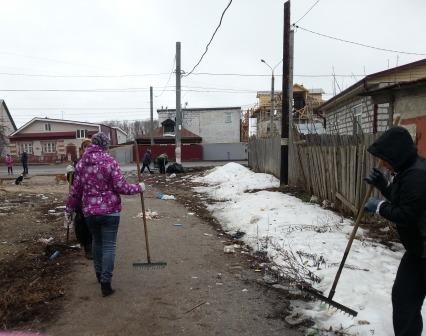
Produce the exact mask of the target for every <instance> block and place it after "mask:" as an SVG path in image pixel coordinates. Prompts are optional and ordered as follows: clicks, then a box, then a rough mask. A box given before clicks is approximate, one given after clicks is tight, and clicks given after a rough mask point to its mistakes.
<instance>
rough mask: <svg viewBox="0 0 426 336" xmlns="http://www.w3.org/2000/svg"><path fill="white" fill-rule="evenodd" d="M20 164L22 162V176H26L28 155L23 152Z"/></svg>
mask: <svg viewBox="0 0 426 336" xmlns="http://www.w3.org/2000/svg"><path fill="white" fill-rule="evenodd" d="M21 162H22V168H24V172H23V174H24V175H27V174H28V154H27V152H26V151H23V152H22V154H21Z"/></svg>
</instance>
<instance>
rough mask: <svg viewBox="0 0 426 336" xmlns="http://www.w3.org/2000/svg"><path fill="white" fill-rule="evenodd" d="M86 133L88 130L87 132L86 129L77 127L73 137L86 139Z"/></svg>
mask: <svg viewBox="0 0 426 336" xmlns="http://www.w3.org/2000/svg"><path fill="white" fill-rule="evenodd" d="M88 133H89V132H88V130H87V129H77V130H76V131H75V137H76V139H86V138H87V134H88ZM82 134H83V136H81V135H82Z"/></svg>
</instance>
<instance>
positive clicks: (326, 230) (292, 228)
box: [194, 163, 426, 336]
mask: <svg viewBox="0 0 426 336" xmlns="http://www.w3.org/2000/svg"><path fill="white" fill-rule="evenodd" d="M194 181H195V182H198V183H203V184H204V186H203V187H196V188H195V190H196V191H197V192H202V193H205V194H207V195H208V196H209V197H210V198H212V199H214V200H218V201H222V202H217V203H215V204H212V205H209V206H208V208H209V210H210V211H211V212H212V213H213V215H214V216H215V217H216V218H217V219H218V220H219V221H220V223H221V224H222V226H223V228H224V229H225V230H226V231H228V232H229V233H231V234H232V233H235V232H237V231H242V232H245V233H246V234H245V235H244V236H243V237H242V238H241V240H243V241H244V242H245V243H246V244H248V245H249V246H251V247H252V248H253V249H254V250H255V251H266V252H267V254H268V257H269V258H270V259H271V260H272V261H273V262H274V263H275V264H276V265H278V266H279V268H280V270H282V271H283V272H284V273H286V274H289V270H288V269H286V267H285V265H286V263H285V262H284V256H283V251H287V252H289V253H293V255H295V256H296V257H297V258H296V260H297V261H298V262H299V264H300V265H302V267H303V266H305V269H307V270H309V271H311V272H313V274H315V276H317V277H319V279H320V280H321V281H320V282H319V283H316V284H314V287H315V288H317V289H319V290H321V291H323V292H324V293H325V294H327V295H328V292H329V290H330V288H331V285H332V282H333V280H334V276H335V274H336V271H337V268H338V265H339V263H340V261H341V258H342V255H343V251H344V250H345V247H346V244H347V241H348V237H349V234H350V232H351V231H352V225H353V222H352V221H351V220H349V219H346V218H343V217H341V216H339V215H338V214H336V213H334V212H332V211H329V210H325V209H323V208H321V207H320V206H318V205H316V204H312V203H306V202H303V201H301V200H300V199H298V198H296V197H293V196H290V195H287V194H283V193H280V192H273V191H265V190H262V191H257V192H254V193H245V191H248V190H253V189H266V188H272V187H278V186H279V181H278V180H277V179H276V178H275V177H273V176H271V175H267V174H258V173H254V172H252V171H250V170H249V169H247V168H245V167H243V166H241V165H239V164H236V163H229V164H226V165H225V166H223V167H218V168H215V169H213V170H212V171H210V172H209V173H208V174H207V175H206V176H203V177H197V178H195V179H194ZM364 234H365V232H364V231H363V230H362V229H360V230H359V231H358V233H357V239H356V240H355V241H354V243H353V245H352V249H351V251H350V254H349V257H348V259H347V261H346V265H347V266H348V267H345V268H344V270H343V272H342V276H341V278H340V281H339V284H338V286H337V289H336V294H335V296H334V300H335V301H337V302H339V303H342V304H343V305H346V306H349V307H351V308H352V309H354V310H356V311H358V316H357V317H356V318H352V317H348V316H346V315H344V314H342V313H340V312H337V311H336V310H335V309H330V308H329V307H328V306H326V305H324V304H322V303H320V302H302V301H293V302H292V308H293V311H294V312H300V313H302V314H303V315H304V316H309V317H312V318H313V320H314V321H315V322H316V326H315V327H316V328H318V329H325V330H328V329H329V328H330V327H332V328H333V330H344V331H345V332H346V333H348V334H352V335H369V336H370V335H373V334H374V335H392V334H393V329H392V304H391V289H392V284H393V280H394V278H395V274H396V270H397V267H398V264H399V260H400V258H401V257H402V254H403V249H402V246H401V245H398V244H395V248H394V250H391V249H389V248H388V247H386V246H384V245H382V244H379V243H377V242H374V241H372V240H369V239H368V238H367V237H366V235H364ZM290 273H291V272H290ZM294 276H295V277H296V275H295V274H294ZM312 335H316V333H312ZM425 335H426V334H425Z"/></svg>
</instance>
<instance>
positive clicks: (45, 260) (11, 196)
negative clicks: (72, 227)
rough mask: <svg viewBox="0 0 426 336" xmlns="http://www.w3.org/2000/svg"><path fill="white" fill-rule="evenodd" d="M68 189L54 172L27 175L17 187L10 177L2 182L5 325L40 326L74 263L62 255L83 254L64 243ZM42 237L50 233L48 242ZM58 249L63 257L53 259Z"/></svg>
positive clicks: (0, 278)
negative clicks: (55, 177)
mask: <svg viewBox="0 0 426 336" xmlns="http://www.w3.org/2000/svg"><path fill="white" fill-rule="evenodd" d="M67 191H68V186H67V185H65V184H60V185H57V184H55V182H54V177H52V176H48V177H43V176H40V177H32V178H30V179H25V180H24V183H23V185H19V186H17V185H15V184H13V181H11V180H6V181H3V183H2V185H1V189H0V265H1V266H0V328H1V329H22V328H24V329H34V328H36V329H37V328H39V326H40V324H43V323H45V322H46V321H48V320H49V319H51V318H52V316H54V315H55V314H57V313H58V312H59V310H60V307H61V305H62V301H63V297H64V295H65V293H66V286H64V283H65V282H66V279H67V277H68V276H69V275H70V274H71V273H72V266H73V265H72V264H73V262H75V260H74V261H71V260H73V259H74V258H64V256H67V255H70V254H79V253H80V252H79V251H78V250H75V249H69V248H67V247H65V246H64V242H65V237H66V236H65V232H66V230H65V229H64V228H63V205H64V198H65V196H66V193H67ZM70 236H71V238H72V239H73V235H70ZM51 237H52V238H51ZM43 238H44V239H48V238H51V243H50V244H49V246H47V245H46V244H44V243H41V242H39V240H40V239H43ZM72 244H75V242H73V241H72V240H71V241H70V245H72ZM55 251H59V252H60V253H61V257H60V258H57V259H55V260H49V257H50V256H51V255H52V254H53V253H54V252H55Z"/></svg>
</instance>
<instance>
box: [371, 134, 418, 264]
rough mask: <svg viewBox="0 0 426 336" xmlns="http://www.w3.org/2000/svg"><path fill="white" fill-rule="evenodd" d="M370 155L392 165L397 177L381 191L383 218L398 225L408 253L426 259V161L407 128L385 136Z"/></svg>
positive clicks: (372, 146) (373, 147)
mask: <svg viewBox="0 0 426 336" xmlns="http://www.w3.org/2000/svg"><path fill="white" fill-rule="evenodd" d="M368 151H369V152H370V153H371V154H372V155H374V156H376V157H378V158H380V159H382V160H384V161H386V162H387V163H389V164H390V165H391V166H392V168H393V169H394V170H395V172H396V173H397V174H396V176H395V178H394V179H393V181H392V183H391V184H390V185H389V187H388V188H387V189H386V190H383V191H382V194H383V196H385V197H386V199H387V201H386V202H384V203H382V205H381V206H380V210H379V213H380V215H381V216H382V217H384V218H386V219H388V220H390V221H392V222H394V223H395V224H396V227H397V230H398V233H399V236H400V238H401V242H402V244H403V245H404V247H405V249H406V250H407V251H408V252H409V253H410V254H414V255H416V256H421V257H423V258H426V160H425V159H424V158H422V157H420V156H418V155H417V148H416V146H415V144H414V142H413V140H412V139H411V136H410V134H409V133H408V131H407V130H406V129H405V128H402V127H393V128H391V129H389V130H387V131H386V132H385V133H383V135H382V136H380V137H379V138H378V139H377V140H376V141H375V142H374V143H373V144H372V145H371V146H370V147H369V148H368Z"/></svg>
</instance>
